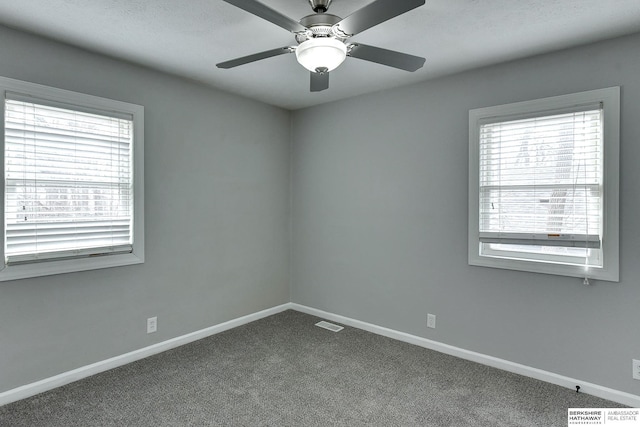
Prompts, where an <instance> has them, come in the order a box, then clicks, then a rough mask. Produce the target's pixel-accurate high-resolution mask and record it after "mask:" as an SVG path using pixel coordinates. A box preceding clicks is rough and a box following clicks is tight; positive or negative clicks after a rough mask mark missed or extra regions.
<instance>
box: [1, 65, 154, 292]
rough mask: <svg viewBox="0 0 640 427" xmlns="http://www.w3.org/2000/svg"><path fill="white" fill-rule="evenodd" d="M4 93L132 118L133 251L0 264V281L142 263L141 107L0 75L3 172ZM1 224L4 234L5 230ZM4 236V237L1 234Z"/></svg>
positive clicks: (142, 147)
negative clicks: (18, 94)
mask: <svg viewBox="0 0 640 427" xmlns="http://www.w3.org/2000/svg"><path fill="white" fill-rule="evenodd" d="M7 92H14V93H20V94H23V95H27V96H32V97H34V98H36V99H43V100H48V101H51V102H55V103H61V104H67V105H70V106H77V107H78V108H79V109H82V108H85V109H86V108H89V109H92V110H101V111H112V112H116V113H118V114H125V115H131V116H132V117H133V124H134V134H133V141H134V142H133V191H134V202H133V250H132V252H131V253H117V254H110V255H104V256H95V257H84V258H73V259H58V260H55V259H54V260H48V261H43V262H37V263H26V264H15V265H14V264H11V265H4V264H5V263H4V261H3V262H2V263H1V265H0V281H7V280H16V279H24V278H29V277H38V276H48V275H53V274H61V273H70V272H76V271H86V270H94V269H100V268H109V267H118V266H124V265H132V264H141V263H143V262H144V107H142V106H140V105H136V104H131V103H127V102H121V101H115V100H112V99H107V98H101V97H97V96H93V95H86V94H82V93H78V92H72V91H68V90H63V89H57V88H52V87H48V86H43V85H39V84H35V83H30V82H24V81H20V80H15V79H10V78H6V77H0V93H1V94H2V120H1V121H0V130H1V131H2V141H3V149H2V150H0V156H1V157H2V158H1V159H0V164H2V173H3V177H4V176H5V171H4V135H5V129H4V125H5V123H4V117H5V111H4V108H5V101H4V100H5V97H6V93H7ZM1 187H2V189H1V190H0V191H1V192H2V200H3V208H2V209H1V210H0V211H1V215H2V218H1V219H2V224H4V215H5V212H4V206H5V203H4V200H5V194H4V191H5V189H4V185H2V186H1ZM4 232H5V231H4V227H3V233H4ZM3 238H4V236H3ZM0 259H2V260H4V259H5V254H4V245H0Z"/></svg>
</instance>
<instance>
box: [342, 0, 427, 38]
mask: <svg viewBox="0 0 640 427" xmlns="http://www.w3.org/2000/svg"><path fill="white" fill-rule="evenodd" d="M423 4H425V0H376V1H374V2H373V3H371V4H368V5H366V6H365V7H363V8H362V9H358V10H356V11H355V12H353V13H352V14H351V15H349V16H347V17H346V18H344V19H343V20H342V21H340V22H338V23H337V24H336V25H334V28H335V29H336V30H337V32H338V33H343V34H344V35H345V36H353V35H354V34H358V33H361V32H363V31H364V30H366V29H369V28H371V27H373V26H374V25H378V24H380V23H381V22H384V21H387V20H389V19H391V18H395V17H396V16H398V15H402V14H403V13H405V12H408V11H410V10H412V9H415V8H416V7H419V6H422V5H423Z"/></svg>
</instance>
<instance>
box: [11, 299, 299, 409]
mask: <svg viewBox="0 0 640 427" xmlns="http://www.w3.org/2000/svg"><path fill="white" fill-rule="evenodd" d="M290 308H291V303H286V304H282V305H279V306H276V307H273V308H269V309H266V310H262V311H259V312H257V313H253V314H249V315H247V316H242V317H239V318H237V319H232V320H229V321H227V322H224V323H220V324H218V325H215V326H211V327H209V328H205V329H201V330H199V331H195V332H191V333H189V334H186V335H182V336H180V337H176V338H172V339H170V340H167V341H163V342H160V343H157V344H153V345H151V346H149V347H145V348H141V349H139V350H135V351H132V352H130V353H125V354H122V355H120V356H116V357H112V358H110V359H106V360H103V361H100V362H96V363H92V364H91V365H87V366H83V367H81V368H78V369H74V370H72V371H68V372H64V373H62V374H59V375H56V376H53V377H50V378H45V379H44V380H41V381H37V382H34V383H31V384H27V385H24V386H21V387H17V388H14V389H11V390H8V391H5V392H2V393H0V406H2V405H6V404H7V403H11V402H15V401H17V400H21V399H25V398H27V397H31V396H35V395H36V394H39V393H43V392H45V391H48V390H52V389H54V388H57V387H61V386H63V385H66V384H69V383H72V382H74V381H78V380H81V379H83V378H87V377H89V376H91V375H95V374H98V373H100V372H104V371H108V370H109V369H113V368H117V367H119V366H123V365H126V364H128V363H131V362H135V361H137V360H140V359H144V358H145V357H149V356H153V355H154V354H158V353H162V352H163V351H167V350H170V349H172V348H176V347H180V346H181V345H185V344H188V343H190V342H193V341H197V340H199V339H202V338H206V337H208V336H211V335H215V334H218V333H220V332H224V331H226V330H229V329H232V328H235V327H238V326H241V325H244V324H246V323H249V322H253V321H254V320H258V319H262V318H264V317H267V316H271V315H273V314H277V313H280V312H282V311H285V310H289V309H290Z"/></svg>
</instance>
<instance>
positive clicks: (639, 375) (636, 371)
mask: <svg viewBox="0 0 640 427" xmlns="http://www.w3.org/2000/svg"><path fill="white" fill-rule="evenodd" d="M633 379H634V380H640V360H637V359H633Z"/></svg>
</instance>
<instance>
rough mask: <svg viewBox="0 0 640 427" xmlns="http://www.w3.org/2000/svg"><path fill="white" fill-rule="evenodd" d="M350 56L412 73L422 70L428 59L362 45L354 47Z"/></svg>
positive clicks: (358, 44) (354, 45) (356, 44)
mask: <svg viewBox="0 0 640 427" xmlns="http://www.w3.org/2000/svg"><path fill="white" fill-rule="evenodd" d="M349 56H351V57H353V58H358V59H364V60H365V61H371V62H376V63H378V64H382V65H388V66H389V67H394V68H399V69H401V70H405V71H412V72H413V71H416V70H419V69H420V68H422V66H423V65H424V62H425V61H426V59H424V58H421V57H419V56H413V55H409V54H406V53H402V52H396V51H395V50H388V49H382V48H380V47H374V46H367V45H366V44H360V43H354V44H353V45H352V47H351V50H350V52H349Z"/></svg>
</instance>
